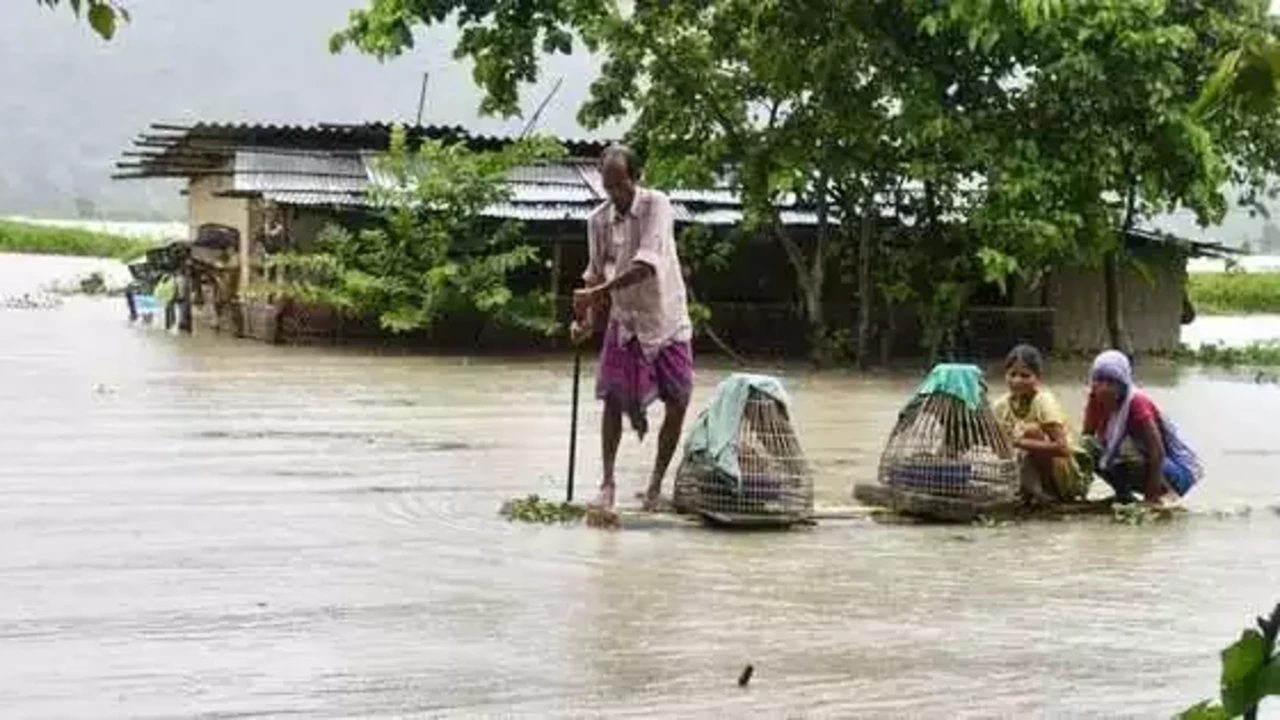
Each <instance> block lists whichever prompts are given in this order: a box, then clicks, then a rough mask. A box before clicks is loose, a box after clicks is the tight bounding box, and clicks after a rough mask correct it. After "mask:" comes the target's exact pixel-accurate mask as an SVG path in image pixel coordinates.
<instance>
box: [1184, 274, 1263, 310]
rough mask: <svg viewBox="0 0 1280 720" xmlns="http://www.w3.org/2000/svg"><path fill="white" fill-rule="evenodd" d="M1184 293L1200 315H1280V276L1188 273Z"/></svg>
mask: <svg viewBox="0 0 1280 720" xmlns="http://www.w3.org/2000/svg"><path fill="white" fill-rule="evenodd" d="M1187 292H1188V294H1189V295H1190V297H1191V303H1192V304H1193V305H1195V308H1196V311H1197V312H1201V313H1206V314H1210V315H1247V314H1250V313H1276V314H1280V273H1192V274H1191V275H1188V276H1187Z"/></svg>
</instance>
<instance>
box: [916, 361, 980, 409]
mask: <svg viewBox="0 0 1280 720" xmlns="http://www.w3.org/2000/svg"><path fill="white" fill-rule="evenodd" d="M940 392H941V393H946V394H948V395H950V396H952V397H954V398H956V399H958V400H960V401H962V402H964V404H965V406H966V407H968V408H969V409H970V410H977V409H978V406H979V405H981V404H982V393H983V384H982V368H980V367H978V366H977V365H963V364H958V363H943V364H941V365H935V366H934V368H933V369H932V370H930V371H929V376H928V377H926V378H925V379H924V382H922V383H920V387H919V388H918V389H916V396H921V395H933V394H934V393H940Z"/></svg>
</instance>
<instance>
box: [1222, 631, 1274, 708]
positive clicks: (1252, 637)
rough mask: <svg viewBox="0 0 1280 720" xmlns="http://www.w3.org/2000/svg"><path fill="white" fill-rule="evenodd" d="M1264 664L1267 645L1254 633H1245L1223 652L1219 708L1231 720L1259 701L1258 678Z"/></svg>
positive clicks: (1260, 695) (1260, 694)
mask: <svg viewBox="0 0 1280 720" xmlns="http://www.w3.org/2000/svg"><path fill="white" fill-rule="evenodd" d="M1266 661H1267V658H1266V642H1265V641H1264V640H1263V638H1262V635H1260V634H1258V632H1257V631H1256V630H1245V631H1244V632H1243V633H1242V634H1241V635H1240V639H1239V640H1237V641H1236V642H1235V643H1233V644H1232V645H1230V646H1228V647H1227V648H1226V649H1224V650H1223V651H1222V707H1223V708H1224V709H1225V710H1226V712H1227V713H1228V714H1229V715H1230V716H1232V717H1234V716H1236V715H1240V714H1242V713H1244V711H1245V710H1247V709H1249V708H1250V707H1252V706H1254V705H1256V704H1257V703H1258V701H1259V700H1261V699H1262V693H1261V692H1260V691H1259V683H1258V675H1259V672H1260V671H1261V670H1262V668H1263V665H1264V664H1265V663H1266Z"/></svg>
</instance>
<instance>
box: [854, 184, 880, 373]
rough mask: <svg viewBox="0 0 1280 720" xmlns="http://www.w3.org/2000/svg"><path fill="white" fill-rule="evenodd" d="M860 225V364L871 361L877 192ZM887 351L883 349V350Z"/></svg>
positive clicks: (869, 196) (866, 202) (868, 196)
mask: <svg viewBox="0 0 1280 720" xmlns="http://www.w3.org/2000/svg"><path fill="white" fill-rule="evenodd" d="M860 215H861V218H860V219H859V227H858V368H859V369H860V370H866V369H867V368H868V367H869V366H870V365H871V311H872V305H873V303H874V302H875V296H876V294H875V287H874V283H873V281H872V278H871V263H872V252H873V250H874V247H873V244H874V242H875V231H876V221H877V220H878V218H877V215H878V213H877V212H876V207H875V194H874V193H872V192H868V193H867V194H866V197H864V198H863V201H862V211H861V213H860ZM881 352H882V354H883V351H881Z"/></svg>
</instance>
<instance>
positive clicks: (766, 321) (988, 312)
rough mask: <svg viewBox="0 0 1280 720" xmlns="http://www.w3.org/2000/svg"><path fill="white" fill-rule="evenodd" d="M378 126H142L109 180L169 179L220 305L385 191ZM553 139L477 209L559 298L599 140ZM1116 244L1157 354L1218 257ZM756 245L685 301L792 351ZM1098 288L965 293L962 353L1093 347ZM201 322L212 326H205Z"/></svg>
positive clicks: (722, 217) (852, 296)
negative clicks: (506, 223)
mask: <svg viewBox="0 0 1280 720" xmlns="http://www.w3.org/2000/svg"><path fill="white" fill-rule="evenodd" d="M407 132H408V134H409V138H410V140H411V141H412V140H414V139H417V138H431V139H440V140H450V139H452V140H458V141H463V142H465V143H467V145H468V146H469V147H471V148H472V149H474V150H486V149H496V148H498V147H500V146H502V145H503V144H505V143H509V142H510V141H511V140H512V138H509V137H499V136H492V135H481V134H475V133H472V132H469V131H468V130H466V129H465V128H462V127H456V126H424V127H412V128H407ZM391 133H392V126H391V125H389V124H384V123H366V124H360V125H341V124H316V125H308V126H296V125H287V126H280V125H250V124H216V123H197V124H192V125H166V124H153V125H152V126H151V127H150V128H149V129H148V130H147V131H146V132H144V133H142V134H141V135H140V136H139V137H138V138H136V139H135V140H134V142H133V145H134V147H133V149H131V150H128V151H126V152H125V153H124V154H123V157H122V159H121V160H120V161H119V162H118V163H117V166H116V170H117V172H116V174H115V176H114V177H115V178H117V179H126V180H132V179H148V178H170V179H178V180H181V181H185V188H184V190H183V192H184V193H185V194H186V196H187V200H188V222H189V225H190V229H191V237H192V238H193V239H195V238H197V237H198V236H199V235H200V233H201V232H202V229H208V228H216V229H217V230H218V233H219V237H220V238H223V242H224V244H225V245H231V246H233V247H230V248H229V249H228V251H227V252H225V253H224V254H225V265H226V273H227V275H228V276H229V277H230V278H231V279H230V280H229V281H228V283H227V284H228V285H229V286H231V289H230V290H226V289H224V291H223V294H224V296H225V297H224V300H225V299H228V298H230V299H236V298H237V297H238V288H242V287H247V286H249V283H250V281H251V279H252V277H253V273H254V268H255V264H256V263H257V262H258V261H257V260H255V258H257V257H259V255H258V250H259V248H260V247H266V246H269V245H270V244H271V243H270V238H268V236H267V228H268V227H269V226H273V225H274V226H276V227H277V228H282V230H279V231H278V232H277V237H278V236H279V232H282V233H283V236H284V237H285V238H286V239H287V240H286V241H287V242H288V243H289V245H290V246H292V247H299V248H305V247H307V246H308V245H309V244H311V243H312V242H313V240H314V239H315V238H316V237H317V235H318V234H319V233H320V231H321V230H322V229H323V228H324V227H325V226H326V225H328V224H329V223H331V222H335V221H338V222H344V223H346V224H351V223H352V222H355V221H356V218H359V217H367V215H368V213H369V210H370V205H371V203H370V200H369V190H370V188H371V187H372V186H374V185H375V184H377V183H381V182H386V178H384V177H382V176H381V174H380V171H379V170H378V167H377V163H375V162H373V160H374V158H375V157H376V156H377V155H378V154H379V153H380V152H382V151H384V150H385V149H386V148H387V147H388V145H389V142H390V138H391ZM561 142H562V144H563V145H564V146H565V148H566V150H567V155H566V156H565V157H564V158H562V159H560V160H556V161H552V162H546V163H541V164H537V165H530V166H524V167H518V168H515V169H514V170H513V171H512V172H511V173H510V174H509V175H508V177H507V183H508V184H509V188H510V191H511V192H510V199H509V200H508V201H506V202H502V203H499V204H496V205H494V206H493V207H490V208H488V209H487V210H486V211H485V214H486V215H489V216H491V217H494V218H496V219H514V220H520V221H522V222H523V223H524V225H525V230H526V235H527V237H528V238H529V239H530V240H531V241H535V242H537V243H538V244H540V245H541V247H542V248H543V253H544V256H545V260H546V262H545V270H541V271H540V272H544V273H545V276H544V277H542V278H541V279H540V280H538V282H545V283H546V287H547V288H548V289H549V290H551V291H552V292H553V293H554V294H555V295H557V296H559V297H565V296H568V295H570V294H571V293H572V288H573V287H574V285H575V283H576V280H577V277H578V274H579V272H580V270H581V268H582V267H583V266H584V265H585V263H586V242H585V238H586V230H585V222H584V221H585V219H586V217H587V216H588V214H589V213H590V212H591V211H592V210H593V209H594V208H595V207H596V206H597V205H598V204H600V203H601V202H603V201H604V199H605V192H604V189H603V187H602V184H601V179H600V175H599V171H598V169H597V162H596V161H597V158H598V157H599V155H600V153H601V152H602V151H603V149H604V148H605V146H606V143H604V142H601V141H596V140H575V139H561ZM668 195H669V196H670V198H671V200H672V204H673V205H674V207H675V211H676V216H677V223H678V224H680V225H684V226H690V225H695V226H698V225H700V226H705V227H709V228H718V229H728V228H732V227H734V226H737V225H739V224H740V223H741V221H742V208H741V203H740V201H739V198H738V196H737V194H736V193H735V192H734V191H733V190H732V189H731V188H730V187H728V186H727V185H725V186H719V187H715V188H712V189H706V190H680V189H677V190H670V191H669V192H668ZM779 210H780V217H781V220H782V222H783V224H784V225H786V226H787V227H788V230H789V232H790V233H791V234H793V236H794V237H796V238H797V239H798V240H799V241H800V242H801V243H804V242H807V241H808V240H809V239H811V238H812V237H813V236H814V234H815V231H816V228H817V225H818V217H817V215H816V214H815V213H814V212H812V211H811V210H810V209H807V208H805V207H802V206H800V205H798V204H797V203H795V202H794V201H788V202H784V203H782V204H780V207H779ZM894 213H895V210H894V207H893V206H892V204H891V203H887V202H886V203H885V206H884V207H883V208H882V210H881V214H882V216H883V218H884V221H885V222H887V223H890V224H893V223H896V222H898V221H897V220H896V219H895V215H894ZM838 221H839V220H838V218H829V219H828V222H831V223H836V222H838ZM1131 235H1132V237H1130V238H1128V241H1129V244H1130V248H1131V250H1132V253H1133V254H1135V255H1136V256H1138V257H1140V258H1142V268H1141V270H1139V269H1130V270H1126V274H1125V277H1124V278H1123V279H1122V284H1123V287H1124V291H1123V293H1122V295H1121V300H1122V308H1123V315H1124V319H1125V321H1126V325H1127V327H1128V328H1129V329H1130V332H1131V333H1132V335H1133V338H1134V344H1135V348H1136V349H1137V350H1139V351H1149V350H1168V349H1172V348H1174V347H1176V346H1177V344H1178V342H1179V338H1180V334H1181V324H1182V320H1183V318H1184V316H1185V315H1186V313H1185V312H1184V311H1185V309H1186V308H1185V305H1186V297H1185V282H1186V261H1187V259H1188V258H1189V257H1197V256H1203V255H1206V254H1208V255H1212V254H1215V253H1218V252H1220V251H1221V250H1222V248H1220V247H1216V246H1210V245H1205V244H1203V243H1190V242H1187V241H1183V240H1180V239H1178V238H1174V237H1171V236H1167V235H1163V234H1160V233H1154V232H1147V231H1135V232H1134V233H1131ZM228 237H229V238H232V239H231V240H226V238H228ZM758 240H759V241H758V242H751V243H743V244H740V245H739V247H738V250H737V252H736V253H735V256H734V259H733V262H732V267H730V268H729V269H727V270H726V271H725V272H720V273H716V276H715V277H712V278H703V279H702V282H701V283H700V285H699V287H698V295H699V297H698V299H699V300H700V301H702V302H706V303H708V304H709V305H711V307H712V309H713V316H714V318H715V327H716V330H717V331H718V333H719V334H720V336H722V337H724V338H727V339H729V341H730V342H731V344H733V345H735V346H736V347H739V348H742V349H744V350H747V351H749V352H753V353H768V354H797V353H802V352H804V348H805V347H806V344H807V338H806V332H805V328H804V323H803V322H801V321H800V303H799V301H798V293H797V287H796V279H795V276H794V273H793V272H792V270H791V268H790V266H789V265H788V260H787V258H786V256H785V255H784V254H783V253H782V251H781V249H780V248H778V247H777V243H775V242H773V241H771V240H768V239H765V238H758ZM762 270H763V271H762ZM842 275H843V274H842V273H828V280H827V282H828V285H829V286H830V287H828V292H827V297H828V299H829V301H828V306H827V308H826V314H827V319H828V322H829V323H830V324H831V326H833V327H840V326H843V327H850V326H851V325H852V320H853V317H854V316H855V315H854V313H855V309H856V298H857V297H858V293H857V289H856V288H855V287H848V286H847V283H848V281H847V280H845V279H843V278H841V277H840V276H842ZM1101 282H1102V280H1101V272H1098V271H1092V270H1088V269H1079V268H1062V269H1061V270H1054V271H1053V272H1051V273H1047V274H1046V275H1045V276H1044V277H1043V278H1042V280H1041V282H1039V283H1038V284H1037V285H1036V286H1035V287H1034V288H1028V287H1014V288H1012V289H1011V290H1010V291H1009V292H1001V293H993V292H984V293H981V294H980V297H977V298H974V302H975V306H974V307H971V308H970V309H969V311H968V315H967V317H966V324H967V326H968V327H969V328H970V330H969V331H968V334H969V335H971V336H972V337H971V340H972V342H971V343H970V347H972V349H973V352H974V353H975V354H992V353H1003V352H1004V349H1007V347H1008V346H1009V345H1010V344H1011V343H1013V342H1018V341H1031V342H1035V343H1037V344H1039V345H1041V346H1042V347H1044V348H1045V349H1054V348H1057V349H1092V348H1096V347H1100V346H1102V345H1105V341H1106V337H1105V327H1106V324H1105V322H1104V318H1103V315H1102V303H1101V297H1102V285H1101ZM842 283H844V284H842ZM233 304H234V303H233ZM213 322H214V323H215V325H217V326H219V327H221V326H225V325H227V324H228V323H227V322H226V321H225V320H222V319H218V318H217V317H215V318H214V320H213ZM246 322H247V321H246ZM898 328H899V331H900V332H899V336H900V337H899V338H898V340H897V343H896V345H898V346H900V347H901V351H902V352H910V351H913V350H915V349H918V334H917V333H916V331H915V330H914V329H913V328H912V326H911V322H910V320H906V321H905V322H902V323H899V324H898Z"/></svg>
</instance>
